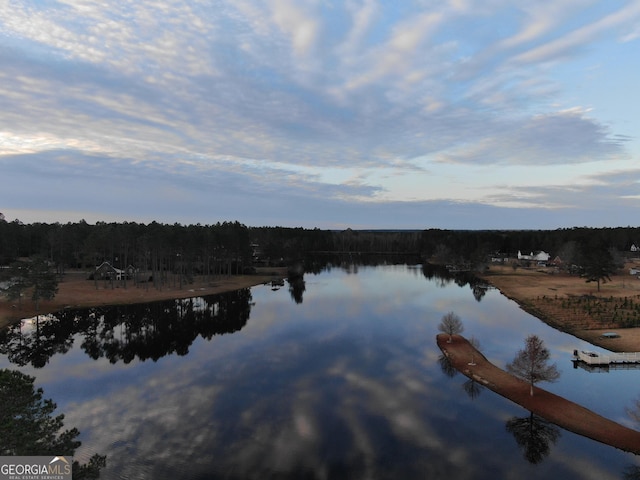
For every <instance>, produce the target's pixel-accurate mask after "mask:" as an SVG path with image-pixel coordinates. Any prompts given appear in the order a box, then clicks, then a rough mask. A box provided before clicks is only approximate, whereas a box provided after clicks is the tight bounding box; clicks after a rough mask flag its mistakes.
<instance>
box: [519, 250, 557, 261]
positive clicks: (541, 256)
mask: <svg viewBox="0 0 640 480" xmlns="http://www.w3.org/2000/svg"><path fill="white" fill-rule="evenodd" d="M549 258H551V255H549V254H548V253H547V252H545V251H544V250H540V251H539V252H537V253H535V254H534V253H533V252H531V253H530V254H529V255H524V254H522V252H521V251H520V250H518V260H530V261H532V262H544V263H546V262H548V261H549Z"/></svg>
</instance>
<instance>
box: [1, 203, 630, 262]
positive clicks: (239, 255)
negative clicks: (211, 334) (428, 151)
mask: <svg viewBox="0 0 640 480" xmlns="http://www.w3.org/2000/svg"><path fill="white" fill-rule="evenodd" d="M634 245H640V227H620V228H586V227H580V228H577V227H574V228H566V229H557V230H517V231H516V230H514V231H508V230H455V231H454V230H440V229H426V230H412V231H409V230H402V231H387V230H351V229H347V230H342V231H336V230H320V229H317V228H315V229H303V228H288V227H248V226H245V225H243V224H241V223H238V222H223V223H216V224H213V225H200V224H196V225H181V224H162V223H157V222H152V223H149V224H143V223H135V222H122V223H105V222H97V223H96V224H89V223H87V222H85V221H80V222H76V223H66V224H61V223H33V224H24V223H22V222H20V221H19V220H14V221H12V222H7V221H6V220H4V219H3V218H2V217H1V216H0V265H9V264H11V263H12V262H14V261H16V260H18V259H21V258H27V257H35V256H38V257H43V258H45V259H46V260H48V261H50V262H51V263H52V264H54V265H56V266H57V268H58V269H59V271H60V272H62V271H64V270H66V269H70V268H71V269H87V270H92V269H93V268H94V267H95V266H97V265H100V264H101V263H102V262H105V261H106V262H109V263H111V264H112V265H114V266H116V267H120V268H126V267H127V266H128V265H134V266H135V267H136V268H138V269H141V270H143V271H144V270H147V271H154V270H155V271H157V270H165V269H174V270H175V269H178V268H180V269H188V270H189V271H192V272H193V273H205V274H206V273H211V272H215V271H223V270H225V271H227V272H228V273H240V272H242V271H246V269H248V268H251V267H252V266H254V265H256V264H264V265H287V264H290V263H291V262H296V261H300V260H301V259H303V258H305V257H307V256H308V255H310V254H314V253H315V254H328V253H342V254H351V253H357V254H379V253H385V254H389V253H396V254H410V255H413V256H415V257H417V258H419V259H422V260H426V259H434V258H435V259H436V260H438V261H441V262H446V263H461V262H465V263H469V264H476V263H482V262H485V261H486V260H487V258H489V257H490V256H494V255H501V256H510V257H513V256H515V255H516V254H517V252H518V251H521V252H522V253H530V252H535V251H539V250H544V251H546V252H548V253H550V254H551V255H552V256H561V257H562V258H563V260H565V261H567V262H576V261H578V259H579V258H581V257H583V256H585V255H588V254H589V252H593V251H599V252H602V251H608V252H610V253H612V254H613V255H619V256H620V255H624V254H625V252H629V251H630V250H631V249H632V246H634Z"/></svg>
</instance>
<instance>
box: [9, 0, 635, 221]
mask: <svg viewBox="0 0 640 480" xmlns="http://www.w3.org/2000/svg"><path fill="white" fill-rule="evenodd" d="M639 52H640V2H638V1H636V0H630V1H617V0H607V1H589V0H550V1H543V0H540V1H536V2H519V1H515V0H486V1H482V2H472V1H471V0H449V1H444V0H438V1H430V0H424V1H417V0H416V1H410V0H408V1H403V2H389V1H371V0H342V1H314V0H296V1H294V0H272V1H260V0H255V1H249V0H219V1H212V0H208V1H197V0H193V1H190V2H184V1H171V0H166V1H162V0H155V1H154V0H150V1H144V2H140V1H139V0H118V1H115V0H114V1H110V0H107V1H103V2H99V3H98V2H95V1H88V0H38V1H12V0H4V1H2V0H0V65H2V68H1V69H0V177H1V178H2V189H0V211H1V212H2V213H4V215H5V217H6V218H7V220H10V221H11V220H14V219H16V218H17V219H20V220H21V221H23V222H25V223H32V222H40V221H42V222H57V221H59V222H63V223H65V222H68V221H78V220H80V219H85V220H86V221H88V222H89V223H93V222H96V221H137V222H145V223H147V222H151V221H153V220H156V221H159V222H165V223H174V222H179V223H182V224H190V223H201V224H210V223H216V222H217V221H225V220H237V221H240V222H242V223H244V224H246V225H250V226H263V225H272V226H273V225H282V226H303V227H310V228H312V227H319V228H346V227H351V228H470V229H476V228H518V229H520V228H536V229H538V228H541V229H553V228H559V227H572V226H593V227H603V226H608V227H615V226H627V225H637V220H636V219H637V212H638V210H639V207H640V188H639V187H640V185H639V182H640V139H639V138H638V135H639V132H640V115H639V112H640V95H638V91H637V90H638V85H640V61H639V60H640V56H639Z"/></svg>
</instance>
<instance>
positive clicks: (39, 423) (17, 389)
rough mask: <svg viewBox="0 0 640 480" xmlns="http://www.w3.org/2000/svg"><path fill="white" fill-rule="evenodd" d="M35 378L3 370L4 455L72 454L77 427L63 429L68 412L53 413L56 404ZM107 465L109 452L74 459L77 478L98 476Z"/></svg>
mask: <svg viewBox="0 0 640 480" xmlns="http://www.w3.org/2000/svg"><path fill="white" fill-rule="evenodd" d="M34 380H35V378H34V377H30V376H28V375H25V374H23V373H21V372H19V371H17V370H9V369H2V370H0V403H1V404H2V409H1V410H0V455H2V456H9V455H10V456H31V455H34V456H40V455H47V456H48V455H51V456H56V455H58V456H65V457H67V456H68V457H72V456H73V455H74V453H75V451H76V449H77V448H79V447H80V445H81V443H80V442H79V441H78V440H76V438H77V437H78V436H79V435H80V432H79V431H78V429H77V428H72V429H70V430H64V431H62V428H63V426H64V424H63V421H64V415H63V414H60V415H57V416H53V412H54V411H55V409H56V404H55V403H53V401H52V400H51V399H43V398H42V395H43V393H44V392H43V390H42V389H41V388H38V389H37V390H36V389H35V387H34V385H33V382H34ZM105 466H106V456H104V455H98V454H97V453H96V454H94V455H93V456H92V457H91V458H90V459H89V463H87V464H85V465H81V464H80V463H79V462H78V461H76V460H74V461H73V464H72V468H73V470H72V476H73V478H74V479H76V480H77V479H96V478H98V477H99V476H100V469H102V468H103V467H105Z"/></svg>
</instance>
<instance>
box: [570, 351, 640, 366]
mask: <svg viewBox="0 0 640 480" xmlns="http://www.w3.org/2000/svg"><path fill="white" fill-rule="evenodd" d="M573 357H574V359H575V360H576V361H579V362H584V363H586V364H588V365H611V364H624V363H640V352H624V353H597V352H588V351H585V350H574V351H573Z"/></svg>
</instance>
